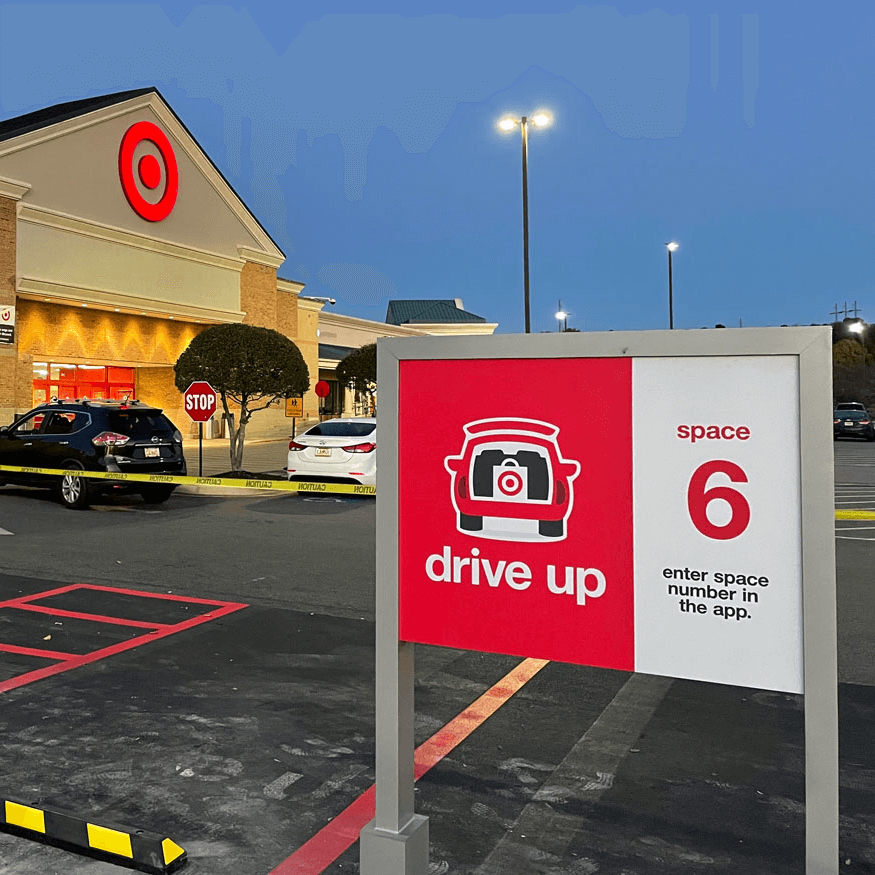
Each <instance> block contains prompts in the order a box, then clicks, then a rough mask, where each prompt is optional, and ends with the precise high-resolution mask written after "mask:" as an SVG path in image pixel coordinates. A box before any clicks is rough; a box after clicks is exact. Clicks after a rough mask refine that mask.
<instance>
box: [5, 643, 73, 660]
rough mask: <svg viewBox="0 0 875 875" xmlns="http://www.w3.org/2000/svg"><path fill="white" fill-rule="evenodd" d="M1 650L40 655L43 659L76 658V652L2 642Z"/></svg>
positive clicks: (22, 654) (23, 654) (20, 654)
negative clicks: (63, 651)
mask: <svg viewBox="0 0 875 875" xmlns="http://www.w3.org/2000/svg"><path fill="white" fill-rule="evenodd" d="M0 652H2V653H17V654H18V655H19V656H38V657H40V658H41V659H75V658H76V654H75V653H62V652H61V651H60V650H37V648H35V647H19V646H18V645H17V644H0Z"/></svg>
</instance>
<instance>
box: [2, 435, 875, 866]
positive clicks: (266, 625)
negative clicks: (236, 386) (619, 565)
mask: <svg viewBox="0 0 875 875" xmlns="http://www.w3.org/2000/svg"><path fill="white" fill-rule="evenodd" d="M211 444H212V446H211V448H210V451H211V452H212V453H214V454H215V458H214V459H213V461H212V462H211V464H215V465H217V466H221V464H222V463H223V462H225V461H227V459H228V456H227V442H226V441H224V442H218V441H214V442H211ZM284 446H285V442H284V441H269V442H263V443H259V444H254V443H253V444H252V445H251V446H247V449H246V454H245V456H244V467H245V468H246V469H247V470H251V471H254V472H255V471H257V472H259V473H262V472H269V471H271V470H273V471H277V470H279V468H281V467H282V462H283V461H284V455H285V454H284ZM205 449H206V447H205ZM251 449H252V450H254V452H253V453H252V454H250V450H251ZM864 450H865V448H862V449H861V450H860V451H857V450H854V451H852V453H851V455H846V457H845V458H846V459H847V465H848V467H849V469H850V468H853V470H854V482H857V478H859V479H860V482H862V481H863V480H864V479H866V478H868V479H871V475H870V474H869V472H868V471H865V470H864V471H863V473H862V474H861V473H860V470H862V469H863V468H864V466H870V467H872V468H873V470H875V458H873V463H872V464H871V465H870V463H869V462H868V461H867V460H866V458H867V457H866V458H864V457H863V456H862V455H861V454H862V453H863V452H864ZM195 453H196V449H195ZM277 455H278V456H279V464H276V459H277ZM187 456H188V457H189V466H190V470H191V466H192V458H195V459H196V456H193V455H192V454H191V452H190V451H189V449H188V447H187ZM206 458H207V454H206V453H205V460H206ZM224 470H227V468H221V467H217V468H215V469H214V471H215V473H221V472H222V471H224ZM205 473H207V472H206V471H205ZM838 475H839V471H838V469H837V480H838V479H839V476H838ZM276 500H278V501H283V502H285V501H287V500H292V501H295V500H298V499H297V498H296V497H292V496H289V497H282V498H279V499H276ZM171 501H173V500H171ZM187 501H189V502H191V501H193V499H191V498H189V499H187ZM272 506H273V505H272ZM326 507H327V505H326ZM187 512H189V511H187ZM191 512H192V513H193V511H191ZM125 518H127V517H125ZM326 519H327V518H326ZM845 551H846V552H845ZM873 556H875V547H872V546H871V545H870V544H867V543H865V542H864V541H862V540H855V541H854V542H853V543H849V544H848V545H847V547H846V548H842V550H841V551H840V564H839V569H840V574H839V577H840V579H839V587H840V594H839V609H840V629H841V628H842V622H843V621H842V620H841V618H842V617H843V616H844V617H845V618H848V617H850V616H851V615H853V616H854V617H855V618H857V619H858V620H859V621H860V622H864V621H865V617H866V616H870V617H871V614H872V601H871V597H868V599H867V596H866V595H865V593H866V592H867V591H868V590H867V588H866V583H867V581H868V579H869V573H868V570H867V569H868V568H870V567H871V560H872V558H873ZM852 577H853V578H854V581H855V582H854V587H855V588H854V590H853V595H852V598H849V596H848V592H849V589H848V588H849V587H850V582H851V578H852ZM80 582H81V583H85V584H86V585H85V586H79V587H77V588H76V589H75V590H68V591H66V592H64V593H59V594H56V595H46V593H49V592H51V591H52V590H54V589H57V588H62V589H63V588H66V587H67V586H68V584H69V581H62V580H57V581H52V580H35V579H31V578H29V577H27V576H17V577H11V576H9V575H4V574H3V573H2V570H0V602H3V603H6V602H9V600H12V599H19V600H20V599H21V598H34V599H35V601H36V603H37V604H38V605H40V606H41V607H42V608H44V609H45V610H43V611H40V612H32V613H30V614H28V615H27V616H26V617H25V616H23V613H22V611H21V604H19V605H18V606H17V607H16V606H15V605H9V604H7V605H5V606H2V607H0V632H3V633H5V632H6V631H7V630H12V633H11V634H13V635H14V636H16V637H15V641H14V642H13V643H15V644H19V645H30V646H33V642H39V647H40V648H41V649H43V650H46V651H51V650H56V651H58V652H60V653H63V654H67V655H69V656H70V659H69V660H68V661H67V662H68V664H67V666H66V669H65V670H62V671H59V672H58V673H56V674H54V675H46V674H43V675H39V672H40V671H41V669H42V668H44V667H45V665H46V660H43V659H39V658H36V657H33V656H24V655H16V654H14V653H4V654H3V660H2V663H0V665H2V674H0V726H2V728H3V732H4V739H5V744H4V746H3V749H2V752H0V763H2V766H0V767H2V771H3V774H4V779H3V789H4V790H5V791H6V792H8V793H9V795H14V796H16V797H19V798H22V797H24V798H26V799H30V800H33V801H34V802H39V803H41V804H44V805H46V806H57V807H60V808H64V809H67V810H74V811H78V812H81V813H82V814H83V816H84V815H86V814H88V815H94V816H98V815H99V817H100V818H103V819H105V820H110V821H115V822H119V823H123V824H129V825H131V826H132V827H135V828H142V829H147V830H150V831H152V832H157V833H160V834H166V835H167V836H169V837H171V838H172V839H173V840H174V841H175V842H177V843H179V844H180V845H181V846H182V847H184V848H185V849H186V851H187V853H188V862H187V863H186V866H185V868H184V869H183V870H182V872H183V873H187V872H190V873H192V875H231V873H234V875H270V873H273V875H293V873H294V875H298V873H308V872H312V873H314V875H315V873H317V872H320V871H324V872H330V873H355V872H357V871H358V848H357V844H356V843H355V841H354V835H353V836H352V838H349V837H348V836H347V837H344V836H342V835H340V836H339V835H338V833H339V832H342V831H343V829H344V828H347V827H348V826H349V824H350V823H354V822H355V818H354V817H353V818H350V817H348V816H347V814H348V812H349V811H350V808H351V807H355V806H356V804H357V802H358V800H360V799H361V798H362V797H363V794H366V793H367V792H368V790H369V788H370V786H371V785H372V782H373V778H374V772H373V753H374V741H373V731H374V730H373V717H374V715H373V681H374V679H373V664H374V663H373V622H372V618H371V617H370V616H368V617H362V618H360V619H358V618H356V617H354V616H347V617H338V616H328V615H326V614H322V613H319V612H317V611H300V610H292V609H288V608H281V607H278V606H277V605H275V604H272V605H269V606H268V605H262V604H259V603H258V601H256V600H253V601H252V602H251V603H247V599H245V598H242V597H241V598H240V599H239V600H238V601H236V602H234V603H233V604H231V603H230V602H231V600H230V598H229V599H227V600H226V601H225V607H224V608H222V607H221V606H213V607H207V608H205V607H204V605H203V602H202V601H198V597H202V596H204V595H205V594H204V593H200V592H198V593H193V592H187V591H186V587H185V585H184V582H185V581H184V577H183V578H181V579H180V581H179V583H178V584H177V586H175V587H174V595H175V596H176V598H175V599H173V600H165V601H162V600H158V599H155V598H154V595H155V592H156V588H155V584H154V582H153V581H143V583H144V584H145V585H144V586H143V592H142V593H140V592H139V588H138V586H137V583H136V581H132V582H130V583H129V584H128V590H129V591H127V592H124V593H119V592H112V591H108V590H106V589H102V588H99V587H92V586H88V585H87V581H80ZM147 592H149V593H151V594H152V596H153V597H151V598H147ZM40 593H42V594H43V595H42V596H41V597H39V594H40ZM186 596H189V597H190V598H189V599H187V598H186ZM244 604H245V607H244V606H242V605H244ZM843 605H844V607H843ZM848 605H853V610H852V611H850V610H849V609H848ZM212 610H215V612H216V616H215V617H211V616H207V614H209V613H211V611H212ZM53 611H54V613H52V612H53ZM61 611H67V612H72V613H75V614H77V615H78V616H77V617H75V618H74V617H70V616H67V615H65V614H61V613H60V612H61ZM88 615H102V616H112V617H115V618H117V619H118V618H123V619H127V620H129V621H133V623H139V624H144V623H152V624H157V625H159V626H160V628H161V630H162V632H163V633H166V634H162V635H161V636H160V637H158V636H156V635H154V634H152V633H151V632H150V631H149V630H148V629H146V628H145V627H144V626H143V625H133V624H131V625H128V626H125V625H124V623H116V624H113V625H112V628H111V630H110V631H109V632H107V630H106V627H100V628H97V627H96V626H95V625H94V624H93V623H90V622H89V621H88V619H87V617H88ZM193 620H200V622H195V623H193V622H192V621H193ZM845 622H847V620H845ZM855 634H858V635H859V640H861V641H865V640H866V638H865V636H866V632H865V629H856V633H855ZM4 640H5V639H4ZM10 640H11V639H10ZM103 651H108V652H107V653H106V655H105V656H101V655H100V654H101V652H103ZM846 652H847V653H848V654H849V655H848V656H847V657H846V664H845V666H844V668H843V667H842V664H841V662H840V676H841V677H843V678H845V679H846V681H847V682H843V683H840V685H839V707H840V730H839V731H840V790H841V794H840V850H841V859H840V871H841V872H848V873H872V872H875V747H873V745H872V743H871V738H872V726H873V725H875V685H873V680H872V665H869V664H867V665H859V666H858V665H856V664H851V663H852V662H853V663H857V662H859V661H860V658H862V657H861V656H860V654H861V653H862V655H863V656H865V654H866V653H869V652H871V648H869V650H866V651H861V650H860V649H859V648H857V649H855V650H849V651H846ZM89 654H91V655H93V656H94V657H95V658H94V659H93V661H90V662H88V661H84V660H85V658H87V657H88V655H89ZM76 659H78V660H79V662H76ZM870 662H871V660H870ZM520 664H521V660H520V659H519V658H515V657H510V656H499V655H493V654H482V653H473V652H466V651H454V650H449V649H445V648H431V647H424V646H418V647H417V648H416V744H417V745H418V746H419V748H420V749H421V750H422V749H424V748H426V747H427V746H428V742H429V740H430V739H433V738H434V736H435V735H436V734H437V733H444V732H445V730H446V728H447V727H452V726H453V725H454V721H455V720H456V718H457V717H458V716H459V715H462V714H466V715H470V714H471V713H473V712H476V710H477V709H476V707H474V705H475V703H476V702H477V701H478V697H480V696H482V695H483V694H485V693H488V692H489V691H490V690H491V689H495V688H499V689H500V688H502V687H503V686H505V684H504V683H503V679H504V678H505V677H506V676H507V674H508V672H512V671H514V670H515V669H516V668H517V667H518V666H520ZM27 673H35V674H33V680H32V682H29V683H22V684H21V685H19V686H11V685H10V682H14V679H15V678H21V677H23V676H24V675H26V674H27ZM529 675H530V677H529V679H528V680H526V682H525V683H523V684H521V685H520V686H519V688H518V690H517V691H516V692H515V693H514V694H513V695H509V696H508V697H507V698H506V700H504V701H503V704H502V705H501V707H499V708H498V709H497V710H496V711H495V712H494V713H493V714H492V715H491V716H489V717H488V719H484V720H482V721H481V722H479V723H478V724H477V726H476V728H475V730H474V731H473V732H471V733H470V735H468V736H466V737H465V738H464V739H462V740H461V741H459V743H458V744H457V745H456V746H454V747H452V748H450V749H449V750H448V751H447V752H446V753H445V754H444V755H443V756H441V757H440V758H439V759H437V760H436V761H433V762H432V763H431V766H430V768H429V769H428V770H427V771H426V772H425V774H423V776H422V777H421V778H420V779H419V781H418V784H417V793H416V798H417V811H418V812H419V813H421V814H425V815H428V816H429V818H430V836H431V863H430V871H429V875H443V873H447V875H506V873H507V875H510V873H513V875H517V873H520V875H529V873H531V875H564V873H569V875H594V873H599V875H668V873H671V875H674V873H677V875H703V873H709V872H715V873H722V872H725V873H732V875H736V873H738V875H767V873H768V875H784V873H787V875H790V873H794V875H798V873H802V872H804V810H805V809H804V802H805V799H804V796H805V792H804V733H803V715H804V711H803V708H804V699H803V697H801V696H795V695H788V694H781V693H773V692H768V691H762V690H751V689H745V688H738V687H726V686H721V685H712V684H702V683H696V682H692V681H681V680H671V679H666V678H657V677H653V676H647V675H629V674H626V673H623V672H613V671H606V670H599V669H587V668H583V667H580V666H571V665H564V664H560V663H548V664H546V665H544V666H543V667H541V668H540V669H539V670H536V671H531V672H529ZM527 677H528V675H527ZM848 679H850V680H848ZM4 684H5V688H4ZM13 791H14V792H13ZM317 836H322V837H325V838H326V843H327V844H329V845H330V846H331V847H332V848H334V849H335V851H334V853H333V856H332V855H329V856H332V858H331V860H330V861H329V862H327V863H324V858H320V857H319V856H318V855H317V854H315V853H313V852H309V851H307V849H308V847H311V846H312V844H311V843H312V840H313V839H314V837H317ZM0 860H2V867H0V871H2V873H3V875H35V873H39V875H61V873H64V875H68V873H70V875H112V873H115V872H121V871H125V870H124V869H121V868H119V867H118V866H116V865H114V864H111V863H106V862H101V861H96V860H91V859H88V858H85V857H79V856H75V855H70V854H69V853H68V852H65V851H62V850H59V849H56V848H51V847H45V846H42V845H37V844H34V843H33V842H31V841H28V840H26V839H22V838H19V837H15V836H10V835H5V834H3V833H0ZM320 860H321V862H320ZM323 863H324V865H323ZM314 867H315V868H314Z"/></svg>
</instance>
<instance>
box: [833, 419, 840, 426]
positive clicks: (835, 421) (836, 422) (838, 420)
mask: <svg viewBox="0 0 875 875" xmlns="http://www.w3.org/2000/svg"><path fill="white" fill-rule="evenodd" d="M840 422H841V420H840V419H834V420H833V425H838V424H839V423H840Z"/></svg>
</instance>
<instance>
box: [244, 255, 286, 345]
mask: <svg viewBox="0 0 875 875" xmlns="http://www.w3.org/2000/svg"><path fill="white" fill-rule="evenodd" d="M276 299H277V290H276V268H275V267H268V266H267V265H264V264H257V263H255V262H253V261H247V262H246V264H244V265H243V270H242V271H241V272H240V309H241V310H242V311H243V312H244V313H245V314H246V317H245V318H244V320H243V322H244V323H245V324H246V325H258V326H259V327H261V328H273V329H274V330H276V329H277V300H276Z"/></svg>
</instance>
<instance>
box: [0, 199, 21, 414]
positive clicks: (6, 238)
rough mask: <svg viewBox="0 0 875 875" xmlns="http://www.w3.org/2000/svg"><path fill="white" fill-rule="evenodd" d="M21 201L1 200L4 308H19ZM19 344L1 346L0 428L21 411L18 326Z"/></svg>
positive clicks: (0, 269) (0, 276)
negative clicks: (17, 254) (17, 245)
mask: <svg viewBox="0 0 875 875" xmlns="http://www.w3.org/2000/svg"><path fill="white" fill-rule="evenodd" d="M16 203H17V201H16V200H15V199H14V198H10V197H2V196H0V306H12V307H14V306H15V230H16V221H17V216H16V210H15V205H16ZM15 334H16V342H15V343H12V344H6V343H3V344H0V424H2V425H7V424H8V423H9V421H10V420H11V419H12V415H13V413H14V412H15V410H16V407H17V398H18V396H19V394H20V387H19V386H18V383H19V382H20V381H19V380H18V376H19V375H18V342H17V337H18V326H17V325H16V328H15Z"/></svg>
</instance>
